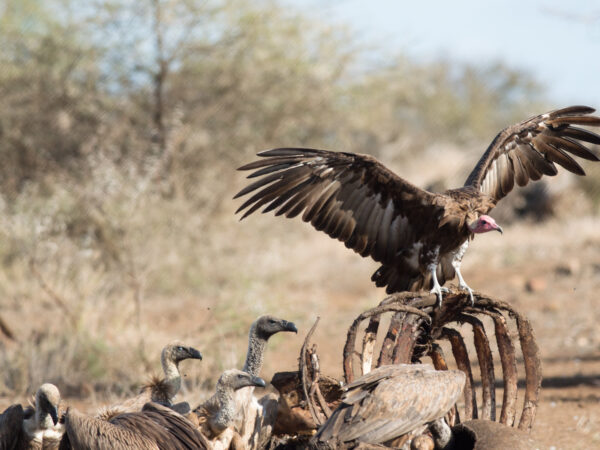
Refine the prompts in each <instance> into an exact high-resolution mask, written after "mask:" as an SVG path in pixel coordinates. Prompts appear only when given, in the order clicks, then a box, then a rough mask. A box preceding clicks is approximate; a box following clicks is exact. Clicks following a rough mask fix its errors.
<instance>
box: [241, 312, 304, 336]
mask: <svg viewBox="0 0 600 450" xmlns="http://www.w3.org/2000/svg"><path fill="white" fill-rule="evenodd" d="M252 328H254V329H255V332H256V335H257V336H259V337H260V338H263V339H265V340H268V339H269V338H270V337H271V336H273V335H274V334H275V333H279V332H281V331H292V332H294V333H297V332H298V328H296V325H295V324H294V322H288V321H287V320H283V319H278V318H277V317H273V316H261V317H259V318H258V319H256V321H255V322H254V324H253V327H252Z"/></svg>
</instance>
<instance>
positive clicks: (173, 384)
mask: <svg viewBox="0 0 600 450" xmlns="http://www.w3.org/2000/svg"><path fill="white" fill-rule="evenodd" d="M161 363H162V368H163V372H164V373H165V384H166V385H167V389H168V392H167V394H168V396H169V398H173V397H175V395H176V394H177V393H178V392H179V389H180V388H181V373H180V372H179V365H178V363H177V362H175V361H173V360H172V359H169V358H167V357H166V356H165V355H164V354H163V355H162V356H161Z"/></svg>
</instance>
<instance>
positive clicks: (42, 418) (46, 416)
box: [35, 396, 54, 430]
mask: <svg viewBox="0 0 600 450" xmlns="http://www.w3.org/2000/svg"><path fill="white" fill-rule="evenodd" d="M41 403H42V402H41V401H40V399H39V397H38V396H36V398H35V425H36V428H37V429H39V430H47V429H49V428H52V427H54V422H53V421H52V417H51V416H50V412H49V411H46V410H45V409H44V408H42V407H41Z"/></svg>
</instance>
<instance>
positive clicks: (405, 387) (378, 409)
mask: <svg viewBox="0 0 600 450" xmlns="http://www.w3.org/2000/svg"><path fill="white" fill-rule="evenodd" d="M464 384H465V374H464V373H463V372H461V371H458V370H434V369H433V367H432V366H430V365H428V364H397V365H390V366H381V367H378V368H377V369H374V370H372V371H371V372H369V373H367V374H366V375H363V376H362V377H360V378H358V379H357V380H355V381H354V382H352V383H350V384H348V385H346V386H344V387H343V390H344V394H343V396H342V403H341V404H340V405H339V406H338V407H337V408H336V409H335V411H334V412H333V413H332V415H331V416H330V417H329V419H328V420H327V421H326V422H325V423H324V424H323V425H322V426H321V428H320V429H319V431H318V433H317V435H316V436H315V439H316V441H320V442H327V443H331V444H342V445H345V444H349V443H352V442H364V443H370V444H380V443H386V442H389V441H391V440H393V439H395V438H397V437H399V436H402V435H404V434H405V433H409V432H411V431H413V430H415V429H417V428H419V427H422V426H423V425H426V424H428V423H429V422H432V421H435V420H436V419H439V418H441V417H442V416H443V415H444V414H446V413H447V412H448V410H449V409H450V408H451V407H452V406H453V405H454V404H455V403H456V400H457V399H458V397H459V396H460V394H461V392H462V389H463V386H464Z"/></svg>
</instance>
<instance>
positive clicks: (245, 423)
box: [234, 316, 298, 450]
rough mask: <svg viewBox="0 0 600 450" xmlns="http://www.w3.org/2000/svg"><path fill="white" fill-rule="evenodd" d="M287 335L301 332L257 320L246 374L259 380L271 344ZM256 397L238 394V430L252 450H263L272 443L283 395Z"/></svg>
mask: <svg viewBox="0 0 600 450" xmlns="http://www.w3.org/2000/svg"><path fill="white" fill-rule="evenodd" d="M283 331H287V332H293V333H297V332H298V328H296V325H295V324H294V323H293V322H288V321H287V320H283V319H278V318H276V317H273V316H261V317H259V318H258V319H256V320H255V321H254V323H253V324H252V326H251V327H250V332H249V333H248V352H247V353H246V361H245V362H244V367H243V369H242V370H243V371H244V372H247V373H249V374H250V375H253V376H255V377H257V376H259V375H260V370H261V369H262V365H263V359H264V356H265V349H266V347H267V342H268V340H269V339H270V338H271V336H273V335H275V334H277V333H280V332H283ZM253 394H254V388H252V387H250V388H248V389H242V390H239V391H237V392H236V393H235V394H234V396H235V402H236V405H237V408H238V410H239V414H238V418H237V420H236V430H237V431H238V432H239V434H240V436H241V438H242V441H243V442H244V443H245V444H246V447H247V448H248V450H252V449H257V448H262V445H263V444H266V442H267V441H268V440H269V438H270V436H271V431H272V429H273V425H274V424H275V419H276V418H277V410H278V403H279V395H278V394H277V393H275V392H270V393H268V394H266V395H264V396H263V397H261V398H260V399H257V398H256V397H254V395H253Z"/></svg>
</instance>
